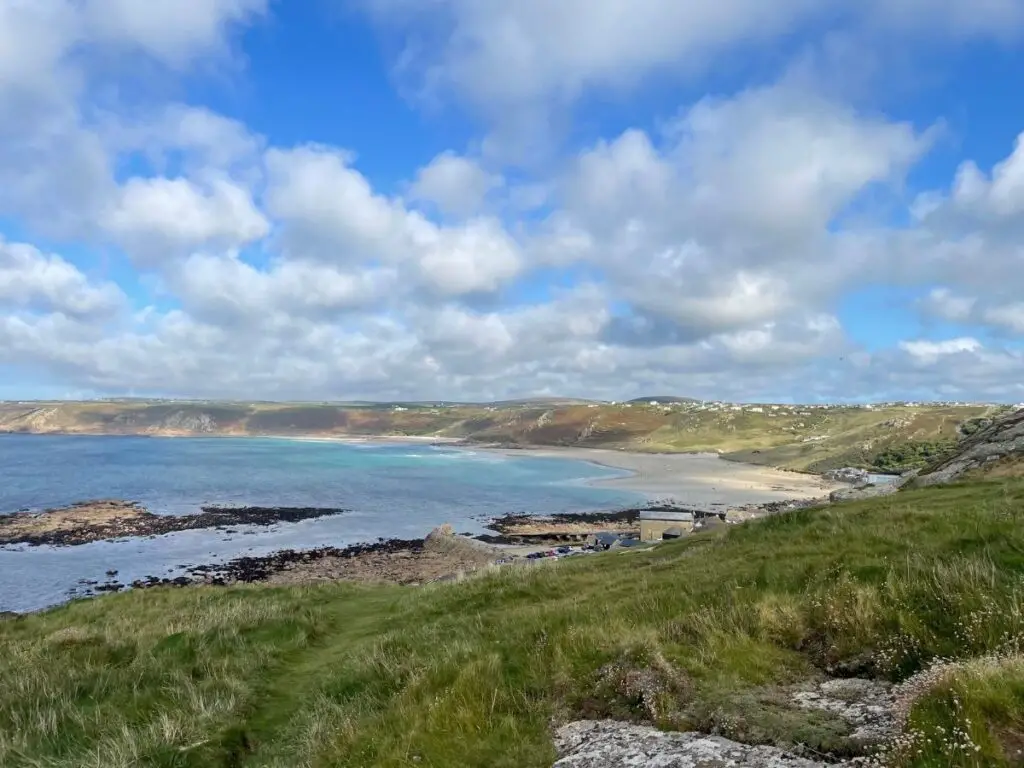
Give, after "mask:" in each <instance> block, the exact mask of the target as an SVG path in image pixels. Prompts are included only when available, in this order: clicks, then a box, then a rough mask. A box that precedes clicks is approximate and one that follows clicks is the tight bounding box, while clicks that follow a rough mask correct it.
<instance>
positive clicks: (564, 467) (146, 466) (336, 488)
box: [0, 435, 643, 612]
mask: <svg viewBox="0 0 1024 768" xmlns="http://www.w3.org/2000/svg"><path fill="white" fill-rule="evenodd" d="M621 474H623V473H622V472H620V471H618V470H613V469H608V468H605V467H600V466H598V465H596V464H590V463H588V462H583V461H575V460H569V459H559V458H546V457H534V456H507V455H504V454H499V453H496V452H489V451H474V450H470V449H465V448H456V447H447V446H436V445H426V444H422V443H392V442H388V443H372V442H366V443H363V442H361V443H346V442H338V441H316V440H290V439H277V438H252V437H247V438H226V437H216V438H214V437H209V438H156V437H127V436H117V437H99V436H51V435H0V513H4V512H14V511H18V510H32V511H37V510H44V509H50V508H54V507H60V506H64V505H67V504H71V503H74V502H76V501H83V500H90V499H126V500H131V501H137V502H139V503H141V504H142V505H144V506H145V507H146V508H147V509H149V510H150V511H151V512H154V513H156V514H162V515H182V514H189V513H194V512H198V511H199V510H200V507H202V506H204V505H237V506H246V505H249V506H263V507H273V506H281V507H284V506H287V507H339V508H344V509H345V510H348V511H347V512H346V513H344V514H341V515H337V516H331V517H324V518H318V519H315V520H305V521H302V522H299V523H280V524H277V525H274V526H270V527H258V526H234V527H233V528H232V530H234V531H235V532H234V533H227V532H225V531H219V530H214V529H207V530H195V531H181V532H177V533H171V534H166V535H163V536H157V537H154V538H134V539H119V540H115V541H113V542H108V541H99V542H94V543H90V544H83V545H79V546H73V547H30V546H25V545H15V546H6V547H0V611H14V612H25V611H34V610H39V609H42V608H46V607H50V606H53V605H57V604H60V603H63V602H66V601H67V600H69V599H73V598H75V597H77V596H81V595H84V594H87V593H88V589H89V588H88V584H87V582H89V581H93V582H101V583H102V582H104V581H106V580H107V577H106V576H105V574H106V572H107V571H114V570H116V571H117V572H118V573H117V581H119V582H121V583H123V584H124V583H129V582H131V581H133V580H135V579H140V578H145V577H147V576H157V577H170V578H173V577H174V576H176V575H180V574H182V573H183V572H184V571H185V569H186V568H187V567H189V566H192V565H199V564H206V563H218V562H225V561H227V560H231V559H233V558H236V557H240V556H243V555H265V554H270V553H272V552H275V551H277V550H280V549H300V548H302V549H305V548H315V547H321V546H335V547H344V546H348V545H350V544H356V543H360V542H372V541H375V540H377V539H379V538H402V539H414V538H422V537H423V536H425V535H426V534H427V533H428V532H429V531H430V530H431V529H433V528H434V527H436V526H438V525H441V524H443V523H451V524H452V525H453V526H454V527H455V530H456V531H459V532H467V533H473V534H477V533H482V532H484V528H485V526H486V523H487V522H488V520H490V519H491V518H493V517H496V516H500V515H505V514H509V513H532V514H550V513H556V512H587V511H594V510H599V509H610V508H617V507H624V506H629V505H632V504H638V503H641V502H642V501H643V497H642V496H639V495H637V494H634V493H631V492H625V491H619V490H615V489H609V488H605V487H592V486H591V485H589V484H588V481H590V480H594V479H599V478H605V477H616V476H619V475H621Z"/></svg>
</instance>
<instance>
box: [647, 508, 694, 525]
mask: <svg viewBox="0 0 1024 768" xmlns="http://www.w3.org/2000/svg"><path fill="white" fill-rule="evenodd" d="M640 519H641V520H671V521H673V522H679V523H692V522H693V513H692V512H658V511H655V510H647V511H645V512H641V513H640Z"/></svg>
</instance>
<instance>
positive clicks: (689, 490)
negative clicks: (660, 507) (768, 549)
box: [494, 448, 846, 507]
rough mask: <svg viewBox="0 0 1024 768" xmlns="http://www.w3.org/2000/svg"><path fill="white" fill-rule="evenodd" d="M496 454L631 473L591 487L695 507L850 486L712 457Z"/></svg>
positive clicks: (580, 451) (588, 451) (538, 451)
mask: <svg viewBox="0 0 1024 768" xmlns="http://www.w3.org/2000/svg"><path fill="white" fill-rule="evenodd" d="M494 450H498V451H500V452H501V453H503V454H506V455H508V456H521V457H527V456H537V457H546V458H558V459H574V460H576V461H587V462H590V463H591V464H597V465H600V466H603V467H609V468H613V469H619V470H623V471H625V472H629V473H630V474H629V475H628V476H625V477H615V478H601V479H598V480H591V481H588V482H589V483H590V484H592V485H595V486H602V487H607V488H616V489H619V490H624V491H632V492H634V493H640V494H643V495H644V496H646V497H647V498H648V499H650V500H671V501H674V502H677V503H679V504H689V505H695V506H697V505H699V506H712V505H714V506H725V507H740V506H746V505H750V504H762V503H766V502H772V501H790V500H794V499H812V498H818V497H821V496H827V495H828V493H829V492H830V491H833V490H836V489H837V488H843V487H846V486H844V485H842V484H838V483H832V482H830V481H828V480H825V479H824V478H822V477H819V476H817V475H809V474H804V473H801V472H790V471H787V470H782V469H773V468H772V467H762V466H757V465H754V464H740V463H738V462H734V461H726V460H724V459H721V458H719V457H718V456H717V455H716V454H713V453H632V452H628V451H613V450H604V449H599V448H521V449H518V448H517V449H494Z"/></svg>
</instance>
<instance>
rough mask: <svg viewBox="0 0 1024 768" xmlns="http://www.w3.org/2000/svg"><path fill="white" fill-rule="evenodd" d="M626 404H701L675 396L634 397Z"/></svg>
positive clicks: (697, 401) (688, 398) (689, 398)
mask: <svg viewBox="0 0 1024 768" xmlns="http://www.w3.org/2000/svg"><path fill="white" fill-rule="evenodd" d="M626 402H628V403H632V404H636V403H657V404H658V405H671V404H673V403H699V402H700V400H695V399H694V398H692V397H676V396H674V395H653V396H652V397H634V398H633V399H632V400H627V401H626Z"/></svg>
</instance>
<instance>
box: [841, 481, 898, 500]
mask: <svg viewBox="0 0 1024 768" xmlns="http://www.w3.org/2000/svg"><path fill="white" fill-rule="evenodd" d="M899 489H900V485H899V483H886V484H885V485H865V486H863V487H861V488H840V489H839V490H838V491H832V493H830V494H829V495H828V500H829V501H831V502H837V501H861V500H863V499H874V498H877V497H879V496H889V495H890V494H893V493H896V491H898V490H899Z"/></svg>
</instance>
